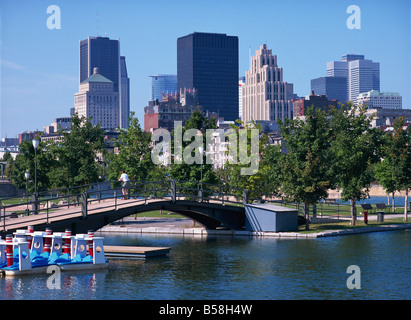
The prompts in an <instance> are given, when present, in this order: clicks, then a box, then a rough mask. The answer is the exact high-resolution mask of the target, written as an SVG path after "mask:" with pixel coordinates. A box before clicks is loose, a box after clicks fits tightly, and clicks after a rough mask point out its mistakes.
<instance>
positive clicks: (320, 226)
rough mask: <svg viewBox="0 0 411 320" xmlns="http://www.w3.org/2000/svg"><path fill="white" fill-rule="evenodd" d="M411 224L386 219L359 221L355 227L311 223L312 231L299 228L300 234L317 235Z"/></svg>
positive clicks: (396, 219) (348, 223)
mask: <svg viewBox="0 0 411 320" xmlns="http://www.w3.org/2000/svg"><path fill="white" fill-rule="evenodd" d="M405 223H410V221H408V222H404V219H403V217H398V218H392V219H385V220H384V222H376V221H368V224H365V223H364V222H363V221H360V220H357V221H356V222H355V226H352V225H351V224H350V221H343V222H335V223H310V230H307V231H306V230H305V225H301V226H299V227H298V232H301V233H316V232H322V231H327V230H344V229H345V230H347V229H357V228H363V227H378V226H381V225H391V224H405Z"/></svg>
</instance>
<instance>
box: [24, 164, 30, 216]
mask: <svg viewBox="0 0 411 320" xmlns="http://www.w3.org/2000/svg"><path fill="white" fill-rule="evenodd" d="M24 177H25V178H26V200H27V207H26V215H28V213H29V177H30V170H29V169H27V170H26V172H25V173H24Z"/></svg>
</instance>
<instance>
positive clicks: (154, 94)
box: [150, 74, 177, 101]
mask: <svg viewBox="0 0 411 320" xmlns="http://www.w3.org/2000/svg"><path fill="white" fill-rule="evenodd" d="M150 77H151V101H155V100H156V99H157V100H158V101H161V99H162V94H163V93H176V92H177V75H175V74H157V75H154V76H150Z"/></svg>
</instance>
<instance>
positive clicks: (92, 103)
mask: <svg viewBox="0 0 411 320" xmlns="http://www.w3.org/2000/svg"><path fill="white" fill-rule="evenodd" d="M119 106H120V98H119V93H118V92H116V91H115V90H114V83H113V81H111V80H109V79H107V78H106V77H104V76H102V75H101V74H100V73H99V69H98V68H94V73H93V75H92V76H90V77H89V78H87V79H86V80H84V81H83V82H81V83H80V89H79V92H78V93H76V94H75V95H74V109H75V112H76V113H77V114H78V115H79V116H80V117H81V116H84V117H85V118H87V119H89V118H91V117H92V119H90V122H91V124H92V125H93V126H96V125H98V124H100V127H101V128H103V129H115V128H117V127H119V125H120V110H119V109H120V108H119Z"/></svg>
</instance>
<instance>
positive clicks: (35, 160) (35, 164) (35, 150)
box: [32, 139, 40, 194]
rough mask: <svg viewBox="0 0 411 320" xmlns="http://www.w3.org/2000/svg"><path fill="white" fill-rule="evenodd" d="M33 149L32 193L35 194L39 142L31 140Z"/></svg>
mask: <svg viewBox="0 0 411 320" xmlns="http://www.w3.org/2000/svg"><path fill="white" fill-rule="evenodd" d="M32 142H33V147H34V192H35V193H36V194H37V147H38V146H39V143H40V141H39V140H37V139H33V141H32Z"/></svg>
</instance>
